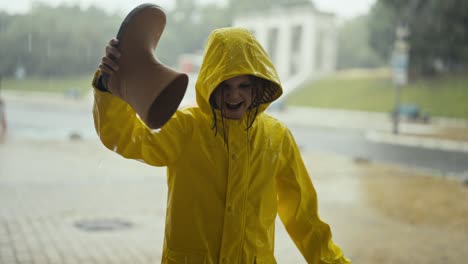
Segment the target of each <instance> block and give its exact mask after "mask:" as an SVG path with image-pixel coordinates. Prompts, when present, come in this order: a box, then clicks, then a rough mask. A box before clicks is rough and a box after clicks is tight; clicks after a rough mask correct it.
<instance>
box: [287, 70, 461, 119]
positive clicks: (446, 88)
mask: <svg viewBox="0 0 468 264" xmlns="http://www.w3.org/2000/svg"><path fill="white" fill-rule="evenodd" d="M466 87H468V75H467V74H466V73H465V74H455V75H447V76H444V77H441V78H437V79H432V80H419V81H415V82H414V83H412V84H410V85H407V86H404V87H402V90H401V103H402V104H416V105H418V106H419V107H420V108H421V110H422V111H423V112H428V113H430V114H431V116H444V117H454V118H464V119H468V107H466V102H468V89H466ZM394 96H395V88H394V86H393V85H392V82H391V76H390V72H389V71H382V70H377V71H376V70H372V71H360V72H353V71H347V72H343V73H340V74H337V75H335V76H332V77H330V78H326V79H323V80H320V81H316V82H313V83H310V84H308V85H305V86H304V87H302V88H301V89H299V90H297V91H295V92H294V93H292V94H291V95H290V96H289V97H288V99H287V103H288V104H289V105H301V106H309V107H321V108H337V109H349V110H362V111H371V112H386V113H389V112H391V110H392V109H393V106H394V98H395V97H394Z"/></svg>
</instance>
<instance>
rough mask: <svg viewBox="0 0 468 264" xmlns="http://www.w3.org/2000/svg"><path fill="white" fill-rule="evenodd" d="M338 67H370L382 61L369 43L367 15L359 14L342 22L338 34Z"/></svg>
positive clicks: (380, 63) (381, 63)
mask: <svg viewBox="0 0 468 264" xmlns="http://www.w3.org/2000/svg"><path fill="white" fill-rule="evenodd" d="M337 64H338V68H340V69H344V68H372V67H378V66H382V65H383V61H382V60H381V59H380V57H379V56H378V55H377V54H376V53H375V51H374V50H373V49H371V48H370V45H369V27H368V17H367V16H359V17H356V18H353V19H351V20H349V21H346V22H345V23H343V25H342V26H341V27H340V29H339V35H338V62H337Z"/></svg>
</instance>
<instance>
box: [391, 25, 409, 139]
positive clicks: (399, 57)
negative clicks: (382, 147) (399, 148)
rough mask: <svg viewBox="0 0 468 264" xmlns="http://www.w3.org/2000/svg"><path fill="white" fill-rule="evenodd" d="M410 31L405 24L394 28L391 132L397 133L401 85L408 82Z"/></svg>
mask: <svg viewBox="0 0 468 264" xmlns="http://www.w3.org/2000/svg"><path fill="white" fill-rule="evenodd" d="M409 34H410V32H409V29H408V26H407V25H403V24H401V25H399V26H398V27H397V28H396V39H395V44H394V47H393V52H392V72H393V84H394V86H395V103H394V110H393V111H394V112H393V133H394V134H398V132H399V131H398V130H399V129H398V124H399V120H400V97H401V87H402V86H403V85H406V84H407V83H408V62H409V56H408V51H409V44H408V41H407V38H408V36H409Z"/></svg>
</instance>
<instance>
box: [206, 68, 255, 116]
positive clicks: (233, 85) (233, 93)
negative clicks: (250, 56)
mask: <svg viewBox="0 0 468 264" xmlns="http://www.w3.org/2000/svg"><path fill="white" fill-rule="evenodd" d="M253 85H254V84H253V82H252V79H251V78H250V77H249V76H248V75H240V76H236V77H233V78H231V79H228V80H225V81H224V82H222V83H221V84H220V85H218V87H217V88H216V90H215V91H214V97H215V102H216V105H217V106H218V108H219V109H222V112H223V113H222V114H223V116H224V118H227V119H237V120H238V119H241V118H242V116H243V115H244V113H245V112H247V111H248V110H249V107H250V105H251V104H252V100H253V98H252V97H253V94H252V90H253Z"/></svg>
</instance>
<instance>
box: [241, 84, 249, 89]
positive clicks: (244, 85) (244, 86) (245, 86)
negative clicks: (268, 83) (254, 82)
mask: <svg viewBox="0 0 468 264" xmlns="http://www.w3.org/2000/svg"><path fill="white" fill-rule="evenodd" d="M239 87H240V88H249V87H250V83H241V85H239Z"/></svg>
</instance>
